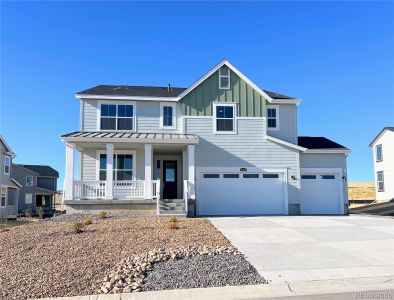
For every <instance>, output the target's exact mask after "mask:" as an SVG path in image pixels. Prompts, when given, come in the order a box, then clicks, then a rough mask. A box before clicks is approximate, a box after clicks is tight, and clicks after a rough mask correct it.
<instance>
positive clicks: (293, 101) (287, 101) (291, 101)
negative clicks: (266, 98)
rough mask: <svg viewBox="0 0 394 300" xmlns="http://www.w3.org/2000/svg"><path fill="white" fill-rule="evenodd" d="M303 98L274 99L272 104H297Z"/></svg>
mask: <svg viewBox="0 0 394 300" xmlns="http://www.w3.org/2000/svg"><path fill="white" fill-rule="evenodd" d="M301 101H302V100H301V99H273V100H272V102H271V103H272V104H295V105H296V106H298V105H300V103H301Z"/></svg>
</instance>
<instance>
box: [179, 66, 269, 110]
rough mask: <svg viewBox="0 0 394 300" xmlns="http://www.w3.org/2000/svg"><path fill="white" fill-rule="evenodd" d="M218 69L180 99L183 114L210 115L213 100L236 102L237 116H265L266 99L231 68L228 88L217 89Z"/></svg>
mask: <svg viewBox="0 0 394 300" xmlns="http://www.w3.org/2000/svg"><path fill="white" fill-rule="evenodd" d="M221 68H228V67H227V66H226V65H223V66H222V67H221ZM219 71H220V69H218V70H216V71H215V72H213V73H212V74H211V75H210V76H209V77H208V78H206V79H205V80H204V81H203V82H201V83H200V84H199V85H198V86H196V87H195V88H194V89H193V90H192V91H190V92H189V93H188V94H187V95H185V96H184V97H183V98H182V99H181V100H180V101H181V103H182V111H183V114H184V115H186V116H212V111H213V105H212V103H213V102H224V103H226V102H236V103H237V109H238V116H239V117H265V116H266V107H267V100H266V99H265V98H264V97H263V96H262V95H261V94H260V93H259V92H257V91H256V90H255V89H254V88H252V87H251V86H250V85H249V84H248V83H247V82H245V80H243V79H242V78H241V77H239V76H238V75H237V74H236V73H235V72H233V71H232V70H231V69H230V89H227V90H224V89H219Z"/></svg>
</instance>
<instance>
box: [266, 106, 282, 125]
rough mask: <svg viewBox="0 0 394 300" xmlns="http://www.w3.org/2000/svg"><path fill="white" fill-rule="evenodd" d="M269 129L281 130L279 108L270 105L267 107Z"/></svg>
mask: <svg viewBox="0 0 394 300" xmlns="http://www.w3.org/2000/svg"><path fill="white" fill-rule="evenodd" d="M267 127H268V129H279V107H278V106H277V105H268V107H267Z"/></svg>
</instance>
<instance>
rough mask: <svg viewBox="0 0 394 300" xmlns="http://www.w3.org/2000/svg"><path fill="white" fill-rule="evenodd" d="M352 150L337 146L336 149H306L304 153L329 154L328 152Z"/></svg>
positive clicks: (347, 151)
mask: <svg viewBox="0 0 394 300" xmlns="http://www.w3.org/2000/svg"><path fill="white" fill-rule="evenodd" d="M351 152H352V150H350V149H347V148H346V149H343V148H337V149H307V150H306V151H305V153H306V154H308V153H311V154H330V153H344V154H347V153H351Z"/></svg>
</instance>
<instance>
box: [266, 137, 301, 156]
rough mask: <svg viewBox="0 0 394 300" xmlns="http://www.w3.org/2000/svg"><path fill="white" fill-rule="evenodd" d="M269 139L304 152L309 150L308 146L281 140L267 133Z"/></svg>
mask: <svg viewBox="0 0 394 300" xmlns="http://www.w3.org/2000/svg"><path fill="white" fill-rule="evenodd" d="M267 140H269V141H271V142H275V143H278V144H282V145H285V146H287V147H290V148H294V149H297V150H300V151H302V152H305V151H306V150H308V149H307V148H304V147H301V146H298V145H295V144H292V143H289V142H286V141H284V140H281V139H277V138H274V137H272V136H270V135H267Z"/></svg>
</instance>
